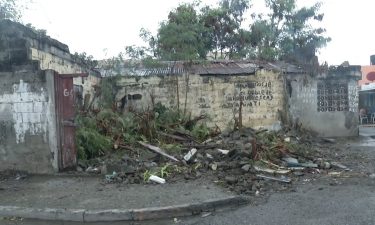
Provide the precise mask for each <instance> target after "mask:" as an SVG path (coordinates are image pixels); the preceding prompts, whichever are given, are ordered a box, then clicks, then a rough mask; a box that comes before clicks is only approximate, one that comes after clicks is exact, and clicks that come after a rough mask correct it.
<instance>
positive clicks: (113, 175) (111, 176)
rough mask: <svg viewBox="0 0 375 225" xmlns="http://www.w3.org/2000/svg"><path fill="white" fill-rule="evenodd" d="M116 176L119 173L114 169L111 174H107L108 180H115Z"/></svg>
mask: <svg viewBox="0 0 375 225" xmlns="http://www.w3.org/2000/svg"><path fill="white" fill-rule="evenodd" d="M116 177H117V173H116V172H115V171H113V173H112V174H110V175H105V180H106V181H107V182H111V181H113V180H114V179H115V178H116Z"/></svg>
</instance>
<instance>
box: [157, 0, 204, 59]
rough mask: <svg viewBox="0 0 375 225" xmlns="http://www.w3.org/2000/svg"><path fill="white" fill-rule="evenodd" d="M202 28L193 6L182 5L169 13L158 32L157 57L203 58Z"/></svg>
mask: <svg viewBox="0 0 375 225" xmlns="http://www.w3.org/2000/svg"><path fill="white" fill-rule="evenodd" d="M203 31H204V27H203V26H202V24H201V23H199V18H198V15H197V11H196V9H195V5H194V4H187V3H185V4H182V5H180V6H178V7H177V8H176V9H175V10H172V11H171V12H170V13H169V16H168V21H165V22H162V23H161V24H160V27H159V30H158V40H157V55H158V56H159V57H160V58H162V59H164V60H173V61H175V60H194V59H199V58H205V56H206V54H207V51H206V50H205V49H204V47H205V45H206V44H205V39H204V37H203V36H202V33H203Z"/></svg>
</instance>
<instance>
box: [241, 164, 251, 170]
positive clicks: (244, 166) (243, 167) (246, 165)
mask: <svg viewBox="0 0 375 225" xmlns="http://www.w3.org/2000/svg"><path fill="white" fill-rule="evenodd" d="M250 167H251V166H250V164H245V165H243V166H242V167H241V169H242V170H243V171H245V172H248V171H249V170H250Z"/></svg>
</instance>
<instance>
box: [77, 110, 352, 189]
mask: <svg viewBox="0 0 375 225" xmlns="http://www.w3.org/2000/svg"><path fill="white" fill-rule="evenodd" d="M86 113H87V112H86ZM204 119H205V116H203V115H202V116H199V117H196V118H191V117H189V116H185V115H183V114H181V113H180V112H178V111H174V110H171V109H167V108H166V107H164V106H162V105H160V104H157V105H155V106H154V107H153V109H152V110H147V111H145V112H142V113H140V112H133V111H131V112H128V113H125V114H120V113H117V112H115V111H111V110H103V111H100V112H91V114H89V115H84V114H83V115H81V117H80V124H81V127H79V129H78V132H77V133H78V135H77V139H78V140H77V143H78V145H79V148H78V149H79V152H80V154H79V155H80V161H79V162H80V163H79V170H81V171H86V172H89V173H98V174H103V175H104V176H105V181H106V182H109V183H112V182H122V183H157V184H164V183H168V182H173V181H176V180H181V179H184V180H189V179H196V178H199V177H202V176H205V178H206V177H207V178H208V179H212V180H213V181H214V182H217V183H218V184H219V185H222V186H224V187H227V188H229V189H230V190H232V191H235V192H237V193H243V194H255V195H259V194H262V193H264V192H265V190H267V189H276V190H285V189H287V188H288V187H289V186H290V183H292V181H293V180H296V179H300V177H303V176H304V177H306V176H307V175H309V174H310V175H311V174H313V175H314V174H320V173H322V172H323V171H325V170H329V169H331V168H337V169H338V170H347V169H348V168H346V167H345V166H344V165H341V164H340V163H337V162H331V161H327V160H323V159H322V158H319V157H317V156H316V155H317V152H316V151H314V149H315V147H316V143H318V142H325V143H332V141H334V140H329V141H327V140H324V139H318V138H314V137H312V136H311V135H310V134H309V133H306V132H296V131H295V130H292V129H289V130H283V131H279V132H274V131H267V130H254V129H251V128H242V129H238V130H234V131H224V132H221V131H220V130H219V129H210V128H208V127H207V126H205V124H204ZM305 179H307V178H305Z"/></svg>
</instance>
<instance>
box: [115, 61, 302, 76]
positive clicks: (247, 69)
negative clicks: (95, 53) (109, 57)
mask: <svg viewBox="0 0 375 225" xmlns="http://www.w3.org/2000/svg"><path fill="white" fill-rule="evenodd" d="M127 65H128V64H123V65H122V68H120V69H118V71H117V73H118V74H121V75H130V76H151V75H181V74H184V73H186V72H190V73H195V74H199V75H212V76H214V75H251V74H255V72H256V71H257V70H260V69H266V70H272V71H278V72H282V73H284V74H298V73H304V72H305V71H304V70H303V69H302V68H300V67H298V66H296V65H293V64H289V63H285V62H266V61H257V60H248V61H230V60H217V61H204V62H193V63H190V64H188V63H187V62H183V61H177V62H170V61H168V62H166V61H165V62H160V63H159V64H158V65H157V66H155V67H145V66H142V65H137V66H136V67H129V66H127Z"/></svg>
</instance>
